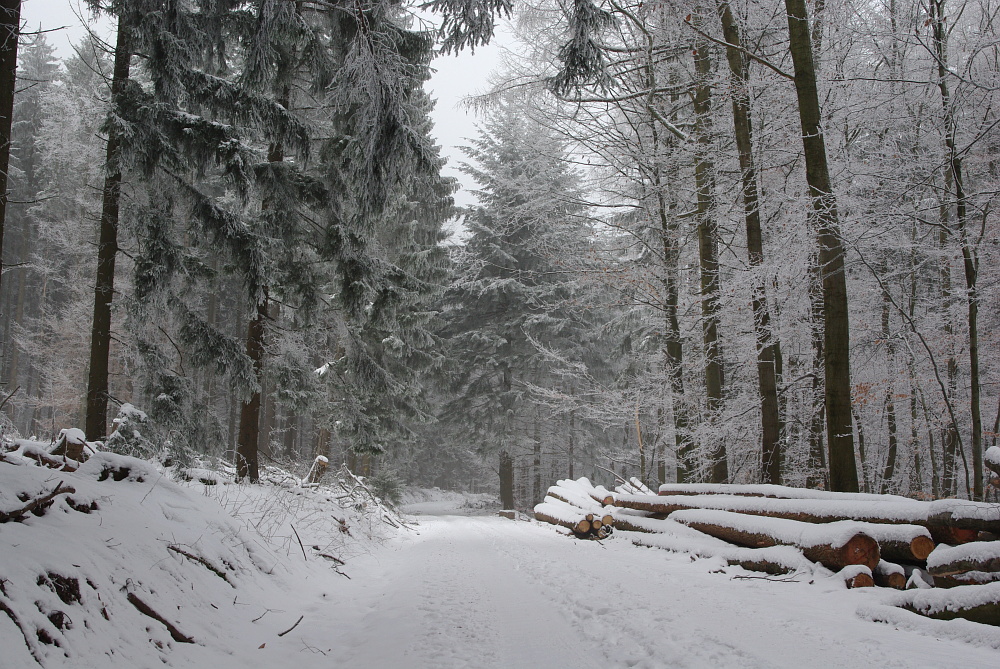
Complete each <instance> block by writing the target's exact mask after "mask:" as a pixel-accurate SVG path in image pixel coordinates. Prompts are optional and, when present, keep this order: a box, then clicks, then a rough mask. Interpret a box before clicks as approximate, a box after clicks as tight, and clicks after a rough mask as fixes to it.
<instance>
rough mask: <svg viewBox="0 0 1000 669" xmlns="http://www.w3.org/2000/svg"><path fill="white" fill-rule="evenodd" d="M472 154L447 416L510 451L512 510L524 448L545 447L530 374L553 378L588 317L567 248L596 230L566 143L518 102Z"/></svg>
mask: <svg viewBox="0 0 1000 669" xmlns="http://www.w3.org/2000/svg"><path fill="white" fill-rule="evenodd" d="M467 152H468V154H469V156H470V157H471V158H472V159H473V160H474V161H475V163H476V165H474V166H467V167H466V171H467V172H468V173H469V174H470V175H471V176H473V177H474V178H475V179H476V181H478V182H479V183H480V184H482V190H481V191H478V192H477V197H478V198H479V201H480V205H479V206H477V207H474V208H472V209H471V210H470V211H469V212H468V215H467V216H466V219H465V224H466V227H467V228H468V230H469V233H470V235H469V237H468V240H467V241H466V243H465V246H464V248H462V249H461V250H459V251H458V253H457V256H456V260H457V262H458V264H459V275H458V277H457V278H456V280H455V282H454V283H453V285H452V287H451V288H450V290H449V300H448V304H449V308H448V312H447V314H446V315H447V318H448V322H449V325H448V327H447V328H446V330H445V333H446V336H448V338H449V339H450V346H449V359H450V368H451V370H452V379H453V380H452V383H453V391H454V393H455V395H456V397H455V399H453V400H452V401H451V402H449V403H448V405H447V406H446V407H445V410H444V415H445V417H446V418H447V419H448V420H449V421H452V422H457V423H458V424H459V425H460V426H461V428H462V432H463V433H464V434H465V435H467V437H466V438H467V439H468V440H470V441H471V442H473V443H474V444H475V447H476V448H477V449H481V451H482V452H483V454H484V455H487V454H489V455H493V456H495V457H496V456H498V457H499V476H500V497H501V503H502V505H503V506H504V508H513V507H514V504H515V500H514V475H515V472H514V460H515V456H516V455H517V454H518V452H519V451H520V450H521V449H523V448H525V447H527V448H528V450H529V451H532V450H534V443H532V441H531V440H532V439H533V438H534V434H535V432H536V430H535V427H536V426H537V425H538V424H539V421H540V420H541V416H539V415H537V407H536V406H535V405H534V404H533V402H531V401H530V395H531V391H530V388H529V384H533V385H538V386H546V385H550V384H551V383H552V378H551V376H550V375H551V372H552V367H551V365H550V363H549V362H548V360H547V358H548V356H546V355H545V352H544V350H543V349H547V350H549V351H567V350H573V349H575V348H576V343H575V342H576V341H577V340H578V338H579V336H580V330H581V325H582V323H581V321H582V313H583V309H582V305H574V304H573V303H572V297H573V293H574V288H575V280H574V277H573V276H572V275H571V274H568V273H566V272H565V271H564V270H563V268H561V267H560V266H559V264H558V262H557V260H556V258H557V257H558V256H559V255H560V254H563V253H566V252H567V250H568V249H571V248H579V247H580V246H581V245H586V243H587V234H588V231H587V229H586V227H585V226H583V225H581V223H580V218H579V214H580V213H581V207H580V205H579V204H578V202H579V193H578V189H579V185H578V176H577V175H576V174H574V173H573V172H572V171H571V170H570V169H569V168H568V163H567V160H566V149H565V148H564V147H563V146H562V145H561V144H560V143H559V141H558V140H556V139H554V138H553V137H552V136H551V135H550V134H548V133H547V132H546V131H545V130H544V129H543V128H541V127H540V126H537V125H534V124H532V123H530V122H529V121H527V120H526V119H524V118H523V117H521V116H520V115H519V114H518V113H517V110H516V107H515V106H514V105H512V104H503V105H501V106H500V107H498V108H497V109H495V110H493V111H492V112H491V113H490V115H489V117H488V120H487V121H486V123H485V124H484V127H483V131H482V136H481V137H480V138H479V139H477V140H476V141H475V142H474V144H473V146H472V147H471V148H470V149H467ZM535 441H536V442H537V441H538V439H537V438H535Z"/></svg>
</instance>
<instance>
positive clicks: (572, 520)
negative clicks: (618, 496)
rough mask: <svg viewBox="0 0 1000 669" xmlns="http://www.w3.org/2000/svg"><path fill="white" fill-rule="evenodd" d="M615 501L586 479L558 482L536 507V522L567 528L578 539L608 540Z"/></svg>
mask: <svg viewBox="0 0 1000 669" xmlns="http://www.w3.org/2000/svg"><path fill="white" fill-rule="evenodd" d="M613 499H614V496H613V495H612V494H611V492H610V491H608V490H606V489H604V488H602V487H601V486H595V485H593V484H591V482H590V481H589V480H587V479H586V478H581V479H579V480H577V481H574V480H572V479H565V480H561V481H557V482H556V484H555V485H554V486H551V487H550V488H549V489H548V492H547V493H546V495H545V499H544V500H543V501H542V503H541V504H537V505H535V519H536V520H540V521H542V522H545V523H549V524H551V525H558V526H559V527H564V528H566V529H568V530H570V531H571V532H572V533H573V535H574V536H576V537H577V538H579V539H605V538H607V537H609V536H611V531H612V529H613V528H614V518H613V517H612V513H611V512H612V510H613V508H612V507H610V506H609V505H610V504H611V501H612V500H613Z"/></svg>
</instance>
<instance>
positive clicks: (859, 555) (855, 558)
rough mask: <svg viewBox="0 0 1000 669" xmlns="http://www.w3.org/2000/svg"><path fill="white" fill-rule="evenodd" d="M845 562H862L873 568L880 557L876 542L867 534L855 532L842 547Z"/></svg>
mask: <svg viewBox="0 0 1000 669" xmlns="http://www.w3.org/2000/svg"><path fill="white" fill-rule="evenodd" d="M842 555H843V556H844V562H845V564H863V565H865V566H866V567H868V568H869V569H872V570H874V569H875V567H876V566H877V565H878V561H879V560H880V559H881V556H880V555H879V548H878V542H877V541H875V540H874V539H872V538H871V537H869V536H868V535H867V534H855V535H854V536H853V537H851V538H850V540H849V541H848V542H847V543H846V544H844V547H843V549H842Z"/></svg>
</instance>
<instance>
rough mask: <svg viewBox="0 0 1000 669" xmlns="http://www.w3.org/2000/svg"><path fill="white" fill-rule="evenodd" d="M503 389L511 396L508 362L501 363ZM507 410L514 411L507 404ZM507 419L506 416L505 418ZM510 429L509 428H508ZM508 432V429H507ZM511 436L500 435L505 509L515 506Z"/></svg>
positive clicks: (511, 377) (500, 472)
mask: <svg viewBox="0 0 1000 669" xmlns="http://www.w3.org/2000/svg"><path fill="white" fill-rule="evenodd" d="M501 373H502V377H501V391H502V392H503V397H504V398H509V397H510V393H511V389H512V388H513V386H514V373H513V370H511V368H510V365H509V364H507V363H506V362H504V363H501ZM504 403H505V404H508V403H509V400H507V399H505V400H504ZM505 408H506V409H507V410H506V411H505V412H504V414H505V416H509V415H510V414H511V413H512V412H513V407H512V406H506V407H505ZM505 420H506V418H505ZM508 429H509V428H508ZM505 432H506V430H505ZM509 438H510V435H509V434H506V433H505V434H502V435H500V439H501V444H500V471H499V474H500V505H501V506H502V507H503V508H504V509H513V508H515V506H514V504H515V503H514V483H515V481H514V454H513V453H511V452H510V447H509V445H508V440H509Z"/></svg>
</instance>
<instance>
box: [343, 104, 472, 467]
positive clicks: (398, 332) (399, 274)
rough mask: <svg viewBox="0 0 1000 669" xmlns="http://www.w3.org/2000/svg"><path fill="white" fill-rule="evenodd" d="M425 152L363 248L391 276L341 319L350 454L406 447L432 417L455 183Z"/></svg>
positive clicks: (426, 124)
mask: <svg viewBox="0 0 1000 669" xmlns="http://www.w3.org/2000/svg"><path fill="white" fill-rule="evenodd" d="M410 95H411V96H412V99H413V103H412V104H413V107H412V110H411V114H412V116H413V118H414V119H419V120H418V122H417V123H416V124H415V128H416V129H417V131H418V132H420V133H422V134H423V135H424V141H429V136H430V129H431V126H430V120H429V118H428V117H427V113H428V112H429V110H430V101H429V99H428V98H427V96H426V95H425V94H424V93H423V92H422V91H421V90H420V89H419V88H414V89H413V91H412V92H411V93H410ZM430 151H431V154H432V156H433V161H432V162H431V163H430V164H428V165H427V166H426V167H425V168H421V169H417V170H415V171H414V173H413V176H412V178H411V179H410V180H408V181H407V182H402V181H401V182H400V183H399V185H398V186H397V187H396V188H394V189H393V190H392V191H391V197H390V198H389V199H388V201H387V202H386V205H385V208H384V210H383V211H382V212H381V214H380V215H379V222H378V224H377V225H376V226H375V230H374V238H373V240H372V243H371V245H370V249H371V250H370V252H371V253H372V254H373V255H374V256H375V257H377V258H379V259H381V260H382V262H384V263H385V267H386V269H389V268H392V269H391V273H390V274H388V275H387V276H386V277H385V278H384V279H383V280H382V281H381V282H380V284H381V285H379V287H378V290H375V291H373V292H372V293H371V297H370V301H369V304H368V305H367V306H366V307H365V309H363V310H362V312H361V313H359V314H357V315H355V316H354V317H348V318H346V319H345V321H344V328H345V335H346V336H345V337H343V344H344V357H343V360H342V361H341V362H340V363H339V364H338V365H336V366H335V368H334V369H335V370H336V371H337V376H336V377H331V381H334V379H337V380H338V381H339V384H343V385H339V386H338V387H337V388H336V391H337V392H338V393H339V394H340V397H341V398H342V399H341V401H340V402H339V403H338V406H337V408H336V414H337V415H338V417H339V420H341V428H340V434H341V435H342V436H344V437H347V438H348V439H349V442H350V446H349V448H350V449H352V450H353V451H354V452H355V453H361V454H367V455H375V454H378V453H380V452H382V450H383V447H384V445H386V444H388V443H390V442H391V443H392V444H393V445H394V448H406V449H412V448H414V447H415V446H416V444H415V443H414V442H415V440H417V439H418V432H417V431H415V427H416V425H417V424H418V423H421V422H426V421H429V420H432V416H433V411H432V410H431V408H430V405H429V402H430V398H429V397H428V384H427V380H426V378H425V377H426V376H427V375H428V374H433V373H435V371H436V370H437V369H439V368H440V367H441V364H442V352H441V350H440V349H441V344H440V341H439V338H438V335H437V333H436V330H437V328H438V323H437V321H438V313H439V309H440V308H439V306H438V305H439V301H440V299H441V296H442V293H443V292H444V289H445V287H446V284H447V281H448V278H449V269H450V264H449V262H450V261H449V258H448V255H447V251H446V249H445V247H444V246H443V245H442V242H443V241H444V240H445V238H446V236H447V235H446V233H445V232H444V231H443V229H442V226H443V224H444V223H445V221H447V220H448V219H450V218H451V217H452V216H453V202H452V198H451V192H452V190H453V188H454V183H453V180H452V179H449V178H444V177H441V176H440V174H439V169H440V167H441V165H442V164H443V160H442V159H441V158H439V157H438V156H437V151H438V150H437V147H432V148H431V149H430ZM369 461H370V459H369Z"/></svg>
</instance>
